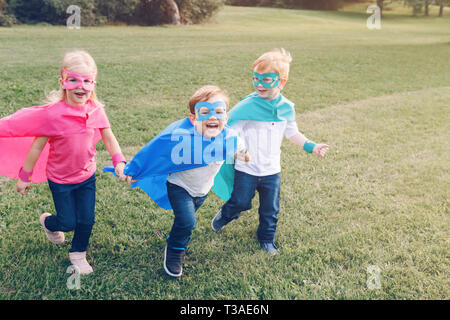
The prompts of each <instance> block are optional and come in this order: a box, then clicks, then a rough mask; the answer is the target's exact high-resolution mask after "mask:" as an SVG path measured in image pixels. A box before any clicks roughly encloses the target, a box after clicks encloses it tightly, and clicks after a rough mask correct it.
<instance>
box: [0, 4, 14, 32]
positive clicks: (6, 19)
mask: <svg viewBox="0 0 450 320" xmlns="http://www.w3.org/2000/svg"><path fill="white" fill-rule="evenodd" d="M16 23H17V19H16V17H15V16H14V15H13V14H10V12H9V10H8V3H7V2H6V0H0V26H3V27H10V26H12V25H13V24H16Z"/></svg>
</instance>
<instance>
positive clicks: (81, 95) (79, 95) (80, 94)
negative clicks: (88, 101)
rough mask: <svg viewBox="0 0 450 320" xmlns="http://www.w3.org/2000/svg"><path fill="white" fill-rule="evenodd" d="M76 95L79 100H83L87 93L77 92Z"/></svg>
mask: <svg viewBox="0 0 450 320" xmlns="http://www.w3.org/2000/svg"><path fill="white" fill-rule="evenodd" d="M75 95H76V96H77V98H79V99H83V98H84V97H85V96H86V93H85V92H75Z"/></svg>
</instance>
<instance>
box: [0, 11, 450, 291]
mask: <svg viewBox="0 0 450 320" xmlns="http://www.w3.org/2000/svg"><path fill="white" fill-rule="evenodd" d="M368 16H369V14H366V13H365V10H362V11H361V12H358V11H356V12H318V11H304V10H282V9H269V8H240V7H225V9H224V10H223V11H221V12H220V13H219V14H218V15H217V16H216V18H215V19H214V21H212V22H210V23H208V24H205V25H200V26H181V27H172V26H162V27H134V26H133V27H123V26H120V27H119V26H118V27H97V28H87V27H86V28H85V27H83V28H81V30H67V29H66V28H64V27H51V26H32V27H30V26H19V27H13V28H0V116H1V117H3V116H6V115H8V114H10V113H13V112H14V111H16V110H18V109H20V108H22V107H27V106H31V105H39V104H40V103H41V102H42V100H43V99H44V96H45V93H46V92H47V93H48V92H49V91H51V90H53V89H55V88H57V86H58V82H57V80H58V79H57V78H58V69H59V62H60V59H61V57H62V55H63V54H64V53H65V52H66V51H68V50H70V49H73V48H82V49H85V50H87V51H88V52H90V53H91V54H92V55H93V57H94V58H95V59H96V61H97V64H98V67H99V80H98V95H99V97H100V98H101V99H102V100H103V101H105V103H106V110H107V113H108V116H109V118H110V121H111V124H112V128H113V130H114V132H115V134H116V136H117V138H118V140H119V142H120V144H121V146H122V149H123V151H124V153H125V154H126V156H127V157H129V158H131V157H132V156H133V155H134V154H135V153H136V152H137V151H138V150H139V149H140V148H141V147H142V146H143V145H144V144H145V143H147V142H148V141H149V140H150V139H151V138H152V137H154V136H155V135H156V134H157V133H158V132H160V131H161V130H162V129H163V128H165V126H167V125H168V124H169V123H171V122H173V121H175V120H178V119H180V118H182V117H185V116H187V113H188V109H187V101H188V100H189V97H190V96H191V95H192V93H193V92H194V91H195V90H196V89H197V88H199V87H200V86H202V85H205V84H217V85H219V86H221V87H222V88H224V89H225V90H226V91H227V92H228V93H229V96H230V100H231V103H232V105H233V104H235V103H236V102H238V101H239V99H241V98H242V97H244V96H245V95H247V94H248V93H250V92H251V90H252V87H251V82H250V77H251V74H252V67H251V65H252V63H253V61H254V60H255V59H256V58H257V57H258V56H259V55H260V54H262V53H263V52H266V51H268V50H271V49H273V48H278V47H284V48H286V49H287V50H288V51H290V52H291V54H292V56H293V62H292V64H291V73H290V79H289V81H288V84H287V86H286V88H285V90H284V91H283V93H284V94H285V95H286V96H287V97H288V98H289V99H290V100H292V101H294V102H295V103H296V111H297V122H298V125H299V128H300V131H301V132H303V133H304V134H305V135H306V136H307V137H309V138H310V139H312V140H314V141H316V142H323V143H327V144H329V146H330V149H329V153H328V154H327V156H326V157H325V158H324V159H318V158H316V157H314V156H311V155H308V154H306V153H305V152H303V151H302V150H299V149H298V148H296V147H295V146H294V145H292V144H290V143H289V142H288V141H285V142H284V144H283V153H282V193H281V212H280V220H279V223H278V232H277V238H276V243H277V245H278V247H279V254H278V255H276V256H268V255H266V254H265V253H264V252H262V251H261V250H260V249H259V246H258V243H257V240H256V234H255V232H256V228H257V224H258V213H257V207H258V201H257V198H258V197H255V201H254V208H253V209H251V210H250V211H248V212H246V213H243V214H242V217H241V218H240V219H239V220H236V221H233V222H232V223H231V224H230V225H228V226H227V227H226V228H225V229H224V230H223V231H222V232H220V233H218V234H217V233H215V232H213V231H212V229H211V227H210V222H211V219H212V218H213V217H214V215H215V214H216V212H217V211H218V210H219V208H220V206H221V205H222V202H221V201H220V199H219V198H218V197H217V196H216V195H215V194H214V193H212V192H211V193H210V196H209V197H208V199H207V200H206V201H205V204H204V205H203V206H202V207H201V208H200V210H199V211H198V213H197V218H198V219H197V220H198V221H197V228H196V229H195V231H194V233H193V236H192V241H191V243H190V245H189V248H188V251H187V254H188V255H187V258H186V260H185V264H184V272H183V276H182V277H181V278H180V279H176V280H173V279H170V278H169V277H168V276H166V275H165V273H164V270H163V267H162V263H163V251H164V247H165V239H166V237H167V235H168V233H169V231H170V227H171V225H172V220H173V217H172V213H171V212H170V211H166V210H163V209H160V208H158V207H157V206H156V205H155V204H154V203H153V202H152V201H151V200H150V199H149V198H148V197H147V195H146V194H145V193H143V192H142V191H141V190H133V189H131V188H130V187H129V186H128V185H127V184H124V183H123V184H120V183H119V182H118V181H117V180H116V179H115V178H113V177H112V176H111V175H105V174H102V173H101V168H103V166H105V165H109V164H110V159H109V155H108V153H107V151H106V149H105V147H104V145H103V144H102V143H99V144H98V147H97V149H98V155H97V160H98V170H97V199H98V200H97V207H96V224H95V226H94V231H93V235H92V238H91V245H90V249H89V251H88V260H89V261H90V262H91V264H92V265H93V267H94V270H95V272H94V273H93V274H91V275H88V276H83V277H82V278H81V288H80V289H79V290H69V289H68V288H67V286H66V281H67V278H68V277H69V276H70V274H68V273H66V269H67V267H68V266H69V265H70V262H69V259H68V249H69V248H70V240H71V237H72V235H71V234H70V233H69V234H67V236H66V238H67V240H66V243H65V244H63V245H61V246H59V247H58V246H55V245H52V244H51V243H50V242H48V241H47V239H46V237H45V235H44V232H43V230H42V228H41V226H40V224H39V216H40V214H41V213H42V212H44V211H47V212H54V208H53V202H52V200H51V194H50V191H49V189H48V185H47V184H46V183H43V184H39V185H33V186H32V189H31V190H30V192H29V194H28V195H27V196H25V197H23V196H21V195H19V194H18V193H16V191H15V181H11V180H7V179H6V178H0V298H1V299H449V298H450V292H449V291H450V289H449V288H450V279H449V270H450V244H449V238H450V215H449V190H450V174H449V172H450V170H449V169H450V166H449V159H450V152H449V148H448V142H449V140H450V116H449V101H450V63H449V57H450V14H449V12H448V11H446V12H445V16H444V17H443V18H437V17H434V16H433V17H427V18H426V17H417V18H413V17H410V16H407V15H399V14H393V13H389V12H387V14H386V16H385V17H384V18H383V20H382V29H381V30H368V29H367V28H366V19H367V18H368ZM0 152H5V151H4V150H0ZM371 266H376V268H379V283H377V284H378V285H379V286H376V288H375V289H374V288H373V287H371V286H370V284H373V283H374V282H373V281H372V280H370V279H372V278H371V276H372V275H373V274H372V273H371V272H368V271H367V269H368V267H371ZM368 280H369V286H368V285H367V283H366V282H367V281H368ZM371 281H372V282H371Z"/></svg>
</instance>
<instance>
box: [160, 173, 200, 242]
mask: <svg viewBox="0 0 450 320" xmlns="http://www.w3.org/2000/svg"><path fill="white" fill-rule="evenodd" d="M167 193H168V196H169V201H170V205H171V206H172V209H173V214H174V215H175V219H174V221H173V226H172V230H171V231H170V234H169V236H168V237H167V246H168V247H169V248H171V249H176V250H185V249H186V248H187V245H188V243H189V240H190V239H191V235H192V231H193V230H194V229H195V226H196V225H197V220H196V217H195V212H196V211H197V210H198V208H200V206H201V205H202V204H203V201H205V199H206V197H208V195H205V196H203V197H192V196H191V195H190V194H189V193H188V192H187V191H186V190H185V189H184V188H182V187H179V186H177V185H176V184H173V183H170V182H167Z"/></svg>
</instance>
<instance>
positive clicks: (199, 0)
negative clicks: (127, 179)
mask: <svg viewBox="0 0 450 320" xmlns="http://www.w3.org/2000/svg"><path fill="white" fill-rule="evenodd" d="M176 3H177V4H178V8H179V10H180V16H181V20H182V23H186V24H196V23H202V22H204V21H207V20H209V19H210V18H211V17H212V16H213V15H214V14H215V13H216V12H217V11H218V10H219V9H220V8H221V7H222V6H223V5H224V3H225V1H224V0H176Z"/></svg>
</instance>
